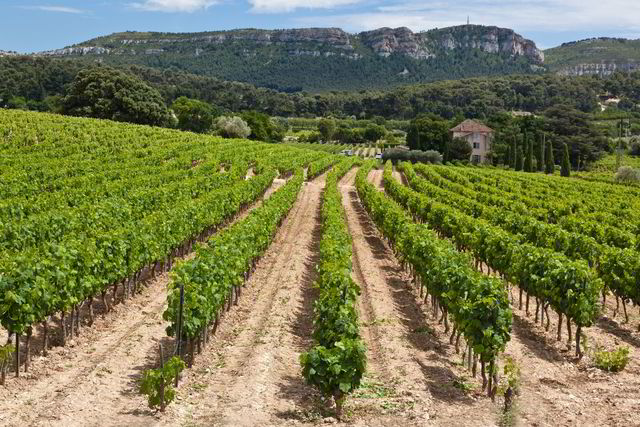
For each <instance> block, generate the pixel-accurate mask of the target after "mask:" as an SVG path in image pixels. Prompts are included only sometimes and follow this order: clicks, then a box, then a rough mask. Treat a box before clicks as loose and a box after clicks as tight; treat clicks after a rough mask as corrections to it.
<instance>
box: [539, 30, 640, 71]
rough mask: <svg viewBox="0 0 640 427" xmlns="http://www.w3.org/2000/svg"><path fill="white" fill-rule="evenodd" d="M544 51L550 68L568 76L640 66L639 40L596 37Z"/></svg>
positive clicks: (632, 69)
mask: <svg viewBox="0 0 640 427" xmlns="http://www.w3.org/2000/svg"><path fill="white" fill-rule="evenodd" d="M544 53H545V57H546V61H545V63H546V65H547V66H548V67H549V69H550V70H551V71H554V72H557V73H559V74H562V75H567V76H581V75H593V74H597V75H600V76H608V75H610V74H612V73H613V72H615V71H635V70H640V40H628V39H618V38H593V39H587V40H580V41H577V42H571V43H564V44H562V45H561V46H558V47H555V48H553V49H548V50H546V51H545V52H544Z"/></svg>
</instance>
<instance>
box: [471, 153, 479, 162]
mask: <svg viewBox="0 0 640 427" xmlns="http://www.w3.org/2000/svg"><path fill="white" fill-rule="evenodd" d="M471 161H472V162H473V163H480V156H479V155H478V154H474V155H473V156H471Z"/></svg>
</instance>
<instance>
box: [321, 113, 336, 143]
mask: <svg viewBox="0 0 640 427" xmlns="http://www.w3.org/2000/svg"><path fill="white" fill-rule="evenodd" d="M318 132H320V135H321V136H322V140H323V141H325V142H329V141H331V139H332V138H333V135H334V133H335V132H336V121H335V120H333V119H329V118H324V119H321V120H320V121H319V122H318Z"/></svg>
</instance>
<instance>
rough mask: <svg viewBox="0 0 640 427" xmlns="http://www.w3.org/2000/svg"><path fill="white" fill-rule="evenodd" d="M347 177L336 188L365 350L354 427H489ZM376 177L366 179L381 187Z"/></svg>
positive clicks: (487, 404) (487, 413)
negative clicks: (343, 215)
mask: <svg viewBox="0 0 640 427" xmlns="http://www.w3.org/2000/svg"><path fill="white" fill-rule="evenodd" d="M354 177H355V171H351V172H350V173H349V174H348V175H346V176H345V177H344V178H343V180H342V181H341V183H340V189H341V192H342V197H343V206H344V208H345V212H346V217H347V221H348V225H349V230H350V232H351V235H352V237H353V248H354V279H355V280H356V282H357V283H358V284H359V285H360V286H361V289H362V294H361V297H360V301H359V312H360V318H361V325H362V326H361V328H362V335H363V337H364V339H365V342H366V345H367V349H368V351H367V359H368V372H367V380H368V381H367V382H365V384H364V388H363V389H362V390H361V391H359V392H357V393H356V394H355V398H353V399H349V401H348V404H347V407H348V408H352V409H351V410H352V417H353V420H352V421H354V422H356V423H359V424H362V425H385V426H396V425H397V426H406V425H492V424H493V423H494V420H495V419H496V415H495V414H496V407H495V405H493V404H492V403H491V400H490V399H487V398H485V397H483V396H478V395H477V394H475V393H466V392H465V391H463V390H462V388H463V387H464V384H467V383H469V382H472V383H473V382H474V381H473V380H470V379H469V378H468V374H467V373H466V371H465V370H464V369H462V368H461V366H460V364H459V363H458V362H459V360H460V356H456V355H455V350H454V348H453V346H450V345H449V344H448V339H447V338H446V337H445V336H444V327H442V326H441V325H438V322H437V319H436V320H434V319H432V318H431V317H430V315H428V314H427V313H426V310H425V305H424V303H423V301H422V300H421V299H420V298H419V297H418V295H416V292H415V291H414V289H413V288H412V286H411V278H410V276H409V275H408V274H407V273H406V272H405V271H404V270H403V269H402V267H401V266H400V264H399V262H398V261H397V259H396V258H395V256H394V254H393V251H392V250H391V249H390V248H389V247H388V245H387V244H386V242H385V241H384V240H383V239H382V238H381V237H380V236H379V234H378V232H377V230H376V228H375V225H374V224H373V223H372V222H371V220H370V219H369V217H368V214H367V213H366V211H365V210H364V208H363V206H362V205H361V203H360V201H359V198H358V195H357V191H356V189H355V187H354V186H353V180H354ZM380 177H381V171H376V172H374V173H372V174H370V175H369V179H370V180H371V181H372V182H375V183H380V182H381V179H380Z"/></svg>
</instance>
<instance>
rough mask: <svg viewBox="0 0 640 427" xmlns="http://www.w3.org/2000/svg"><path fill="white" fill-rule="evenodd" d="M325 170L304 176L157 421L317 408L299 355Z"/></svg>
mask: <svg viewBox="0 0 640 427" xmlns="http://www.w3.org/2000/svg"><path fill="white" fill-rule="evenodd" d="M325 178H326V175H321V176H320V177H318V178H316V179H315V180H313V181H311V182H308V183H305V185H304V187H303V189H302V190H301V192H300V194H299V196H298V199H297V201H296V203H295V205H294V206H293V208H292V210H291V212H290V213H289V215H288V216H287V218H286V219H285V221H284V222H283V224H282V226H281V227H280V229H279V230H278V233H277V235H276V237H275V239H274V242H273V243H272V244H271V246H270V247H269V249H268V250H267V252H266V254H265V256H264V257H263V258H262V259H261V260H260V262H259V263H258V267H257V269H256V271H255V272H254V273H253V275H252V276H251V278H250V279H249V281H248V282H247V284H246V285H245V287H244V289H243V291H242V296H241V297H240V301H239V303H238V305H237V306H235V307H233V308H232V310H231V311H230V312H228V313H225V315H224V317H223V319H222V322H221V324H220V327H219V328H218V332H217V333H216V335H215V336H214V337H213V338H212V341H211V343H210V344H209V345H208V346H207V348H206V349H205V352H203V354H202V355H200V356H199V357H197V358H196V363H195V364H194V367H193V369H192V370H191V372H190V376H189V378H188V379H187V380H186V381H185V382H184V383H183V385H182V386H181V388H180V390H179V396H178V398H179V400H178V402H177V403H176V404H174V405H172V406H171V407H170V408H169V410H168V413H167V415H166V416H165V417H163V419H162V420H161V422H160V424H161V425H171V426H172V425H228V426H254V425H282V424H286V423H293V424H298V423H300V422H303V421H307V420H310V419H314V418H319V417H321V416H322V415H321V414H319V413H318V410H317V409H316V407H317V400H318V398H317V395H316V393H315V391H314V390H313V389H312V388H311V387H309V386H307V385H305V384H304V381H303V378H302V376H301V374H300V362H299V355H300V353H302V352H303V351H305V350H307V349H308V348H309V347H310V346H311V332H312V327H313V324H312V315H313V308H312V303H313V296H314V291H313V289H312V283H313V279H314V274H315V270H314V267H315V265H316V263H317V246H318V243H319V240H320V237H321V218H320V208H321V201H322V191H323V189H324V185H325Z"/></svg>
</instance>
